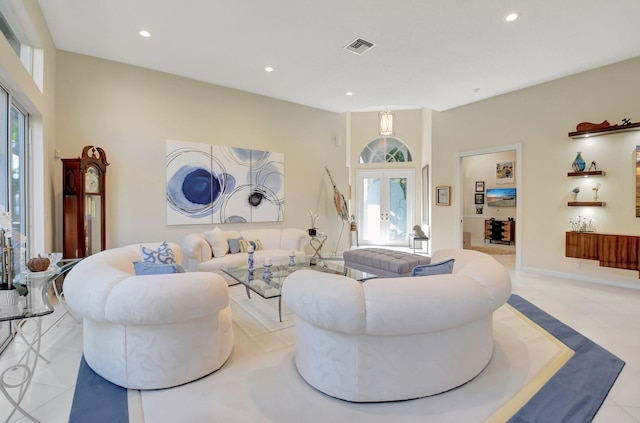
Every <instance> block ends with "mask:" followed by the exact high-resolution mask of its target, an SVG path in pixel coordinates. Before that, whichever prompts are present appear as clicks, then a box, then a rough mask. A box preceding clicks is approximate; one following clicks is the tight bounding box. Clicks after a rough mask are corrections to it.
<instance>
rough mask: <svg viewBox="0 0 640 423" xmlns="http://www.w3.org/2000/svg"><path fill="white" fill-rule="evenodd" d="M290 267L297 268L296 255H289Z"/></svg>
mask: <svg viewBox="0 0 640 423" xmlns="http://www.w3.org/2000/svg"><path fill="white" fill-rule="evenodd" d="M289 266H291V267H295V266H296V255H295V254H291V253H289Z"/></svg>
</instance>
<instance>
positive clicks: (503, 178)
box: [496, 162, 515, 184]
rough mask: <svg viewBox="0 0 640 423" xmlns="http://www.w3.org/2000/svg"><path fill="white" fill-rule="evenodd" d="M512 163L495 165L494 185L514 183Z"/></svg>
mask: <svg viewBox="0 0 640 423" xmlns="http://www.w3.org/2000/svg"><path fill="white" fill-rule="evenodd" d="M513 172H514V169H513V162H502V163H496V183H497V184H512V183H514V182H515V175H514V173H513Z"/></svg>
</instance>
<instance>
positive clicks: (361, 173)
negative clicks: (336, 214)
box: [356, 168, 416, 245]
mask: <svg viewBox="0 0 640 423" xmlns="http://www.w3.org/2000/svg"><path fill="white" fill-rule="evenodd" d="M372 175H381V176H382V184H383V185H384V180H385V179H386V178H388V177H392V178H394V177H404V178H407V239H406V240H405V241H402V242H400V241H398V242H395V243H389V241H388V234H386V235H385V237H386V239H385V240H384V242H383V243H384V245H409V232H410V231H411V225H412V223H411V222H414V220H415V216H414V214H415V206H414V198H415V185H416V184H415V179H416V172H415V169H411V168H405V169H362V170H357V171H356V210H357V214H358V216H357V221H358V222H359V223H358V224H359V225H361V226H360V231H359V232H358V237H359V238H361V239H358V243H359V244H363V245H375V244H367V243H366V242H363V241H364V239H362V236H363V234H364V231H363V228H364V226H362V225H364V224H365V222H363V219H362V202H363V198H362V195H363V193H362V186H361V181H362V179H363V178H366V177H369V176H372ZM381 188H383V189H384V187H381ZM381 194H382V193H381Z"/></svg>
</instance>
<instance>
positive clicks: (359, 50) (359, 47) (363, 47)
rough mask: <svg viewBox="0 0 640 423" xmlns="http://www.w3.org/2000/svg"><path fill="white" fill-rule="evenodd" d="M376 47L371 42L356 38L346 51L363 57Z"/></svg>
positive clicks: (346, 47)
mask: <svg viewBox="0 0 640 423" xmlns="http://www.w3.org/2000/svg"><path fill="white" fill-rule="evenodd" d="M373 47H375V44H373V43H372V42H369V41H367V40H363V39H362V38H356V39H355V40H353V41H352V42H350V43H349V45H347V46H345V48H344V49H345V50H347V51H350V52H351V53H355V54H357V55H361V54H364V53H366V52H367V51H369V50H371V49H372V48H373Z"/></svg>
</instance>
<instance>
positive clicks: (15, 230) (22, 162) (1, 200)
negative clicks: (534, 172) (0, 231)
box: [0, 88, 28, 277]
mask: <svg viewBox="0 0 640 423" xmlns="http://www.w3.org/2000/svg"><path fill="white" fill-rule="evenodd" d="M0 101H1V102H2V104H1V105H0V113H1V114H0V128H2V129H0V205H1V206H2V208H3V209H4V210H5V211H7V212H9V213H10V216H11V235H12V246H13V250H14V251H13V258H14V262H13V270H14V275H15V276H16V277H17V276H19V274H20V271H21V269H22V268H23V267H24V263H25V259H26V251H27V250H26V243H27V239H28V238H27V228H28V225H27V223H28V214H27V189H26V187H27V176H26V175H27V172H26V170H27V165H26V163H27V134H28V131H27V127H28V118H27V115H26V114H25V113H24V112H22V111H21V110H20V109H19V108H18V106H17V105H16V104H14V103H12V101H11V97H10V96H9V94H8V93H7V92H6V91H5V90H3V89H1V88H0Z"/></svg>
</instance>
